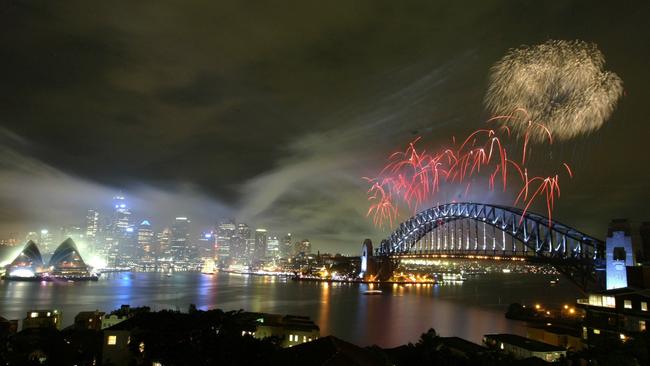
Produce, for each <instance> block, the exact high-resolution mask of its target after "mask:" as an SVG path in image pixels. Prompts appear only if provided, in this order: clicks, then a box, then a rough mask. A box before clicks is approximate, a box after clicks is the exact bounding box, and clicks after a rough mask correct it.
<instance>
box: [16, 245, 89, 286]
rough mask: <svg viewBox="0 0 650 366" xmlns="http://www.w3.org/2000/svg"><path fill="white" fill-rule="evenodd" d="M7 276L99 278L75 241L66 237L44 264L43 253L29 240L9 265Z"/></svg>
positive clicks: (18, 277)
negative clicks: (82, 255) (92, 273)
mask: <svg viewBox="0 0 650 366" xmlns="http://www.w3.org/2000/svg"><path fill="white" fill-rule="evenodd" d="M7 278H8V279H14V280H20V279H37V278H38V279H45V280H47V279H50V278H65V279H97V277H96V276H93V275H91V273H90V268H89V267H88V266H87V265H86V263H85V262H84V260H83V258H81V254H79V250H78V249H77V246H76V245H75V243H74V241H73V240H72V239H70V238H68V239H66V240H65V241H64V242H63V243H61V245H59V246H58V247H57V248H56V250H55V251H54V254H52V257H51V258H50V261H49V263H48V264H47V266H46V265H44V264H43V258H42V257H41V253H40V251H39V249H38V247H37V246H36V244H35V243H34V242H31V241H30V242H28V243H27V244H26V245H25V248H24V249H23V250H22V252H20V254H18V256H17V257H16V258H15V259H14V260H13V261H12V262H11V264H9V265H8V266H7Z"/></svg>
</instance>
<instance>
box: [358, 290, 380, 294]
mask: <svg viewBox="0 0 650 366" xmlns="http://www.w3.org/2000/svg"><path fill="white" fill-rule="evenodd" d="M362 293H363V294H364V295H381V294H383V293H384V292H383V291H382V290H366V291H364V292H362Z"/></svg>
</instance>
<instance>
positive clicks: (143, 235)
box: [137, 220, 154, 258]
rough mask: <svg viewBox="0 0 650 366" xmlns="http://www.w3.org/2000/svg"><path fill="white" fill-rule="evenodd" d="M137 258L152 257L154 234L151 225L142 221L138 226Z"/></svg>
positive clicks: (146, 221)
mask: <svg viewBox="0 0 650 366" xmlns="http://www.w3.org/2000/svg"><path fill="white" fill-rule="evenodd" d="M137 251H138V256H139V257H140V258H151V257H153V256H154V234H153V230H152V229H151V224H150V223H149V221H148V220H144V221H142V222H141V223H140V226H138V246H137Z"/></svg>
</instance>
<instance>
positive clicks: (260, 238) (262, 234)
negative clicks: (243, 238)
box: [253, 229, 267, 260]
mask: <svg viewBox="0 0 650 366" xmlns="http://www.w3.org/2000/svg"><path fill="white" fill-rule="evenodd" d="M266 238H267V237H266V229H257V230H255V250H254V251H253V260H260V259H264V257H266V245H267V243H266Z"/></svg>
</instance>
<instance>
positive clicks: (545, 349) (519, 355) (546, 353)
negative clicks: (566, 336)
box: [483, 334, 566, 362]
mask: <svg viewBox="0 0 650 366" xmlns="http://www.w3.org/2000/svg"><path fill="white" fill-rule="evenodd" d="M483 343H484V344H485V345H486V346H488V347H489V348H492V349H497V350H500V351H502V352H505V353H508V354H510V355H511V356H513V357H514V358H516V359H518V360H522V359H526V358H531V357H537V358H541V359H542V360H544V361H546V362H556V361H559V360H560V358H561V357H566V349H565V348H562V347H558V346H553V345H550V344H547V343H543V342H539V341H535V340H532V339H528V338H525V337H521V336H518V335H515V334H486V335H485V336H484V337H483Z"/></svg>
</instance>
